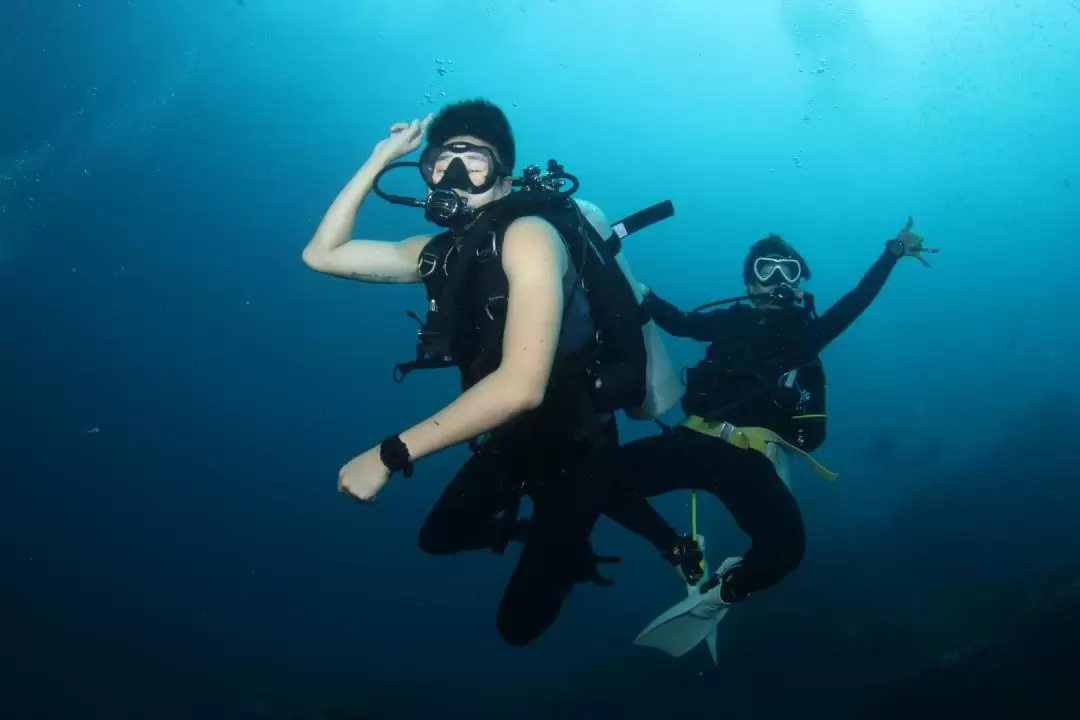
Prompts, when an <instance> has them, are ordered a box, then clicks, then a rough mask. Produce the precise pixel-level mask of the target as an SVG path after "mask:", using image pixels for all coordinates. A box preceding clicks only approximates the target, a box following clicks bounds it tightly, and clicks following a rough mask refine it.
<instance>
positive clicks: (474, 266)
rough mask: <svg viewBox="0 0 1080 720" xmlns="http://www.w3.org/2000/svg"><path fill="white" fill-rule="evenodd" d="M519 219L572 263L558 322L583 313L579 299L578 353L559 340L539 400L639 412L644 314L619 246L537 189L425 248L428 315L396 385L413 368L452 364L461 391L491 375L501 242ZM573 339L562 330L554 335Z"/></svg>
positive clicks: (500, 324) (562, 199) (504, 288)
mask: <svg viewBox="0 0 1080 720" xmlns="http://www.w3.org/2000/svg"><path fill="white" fill-rule="evenodd" d="M526 216H537V217H540V218H543V219H544V220H546V221H547V222H549V223H551V225H552V226H554V228H555V229H556V230H557V231H558V232H559V235H560V236H561V237H562V240H563V243H564V244H565V247H566V250H567V253H568V255H569V257H570V260H571V263H572V266H573V268H572V272H573V273H574V276H575V277H574V282H573V283H564V289H565V292H566V295H565V296H564V306H565V309H566V311H565V313H564V318H563V320H564V325H565V324H566V323H569V322H580V321H581V319H580V318H579V317H577V315H576V313H574V312H572V311H573V310H574V309H575V308H580V307H581V306H580V304H579V303H580V301H581V297H580V295H582V294H583V295H584V297H585V299H586V300H587V304H588V313H587V321H588V322H589V323H590V324H591V326H590V327H589V328H588V333H589V336H590V339H589V341H588V342H586V343H585V344H584V345H583V346H582V347H577V348H564V347H561V345H562V343H561V342H560V348H559V349H558V350H557V352H556V361H555V367H554V368H553V371H552V379H551V382H550V383H549V388H548V393H547V394H548V395H549V396H550V395H552V394H553V393H552V391H553V390H555V391H556V392H555V393H554V394H555V396H558V395H559V394H560V391H561V393H562V394H566V393H567V392H572V393H577V394H579V395H586V396H587V398H583V399H587V401H588V403H589V405H590V407H591V409H592V410H593V411H595V412H612V411H615V410H620V409H628V408H634V407H639V406H640V405H641V404H642V403H643V402H644V400H645V392H646V349H645V340H644V336H643V334H642V325H643V324H644V323H645V322H646V320H647V317H646V316H645V314H644V311H643V310H642V309H641V308H640V306H639V305H638V303H637V300H636V297H635V296H634V291H633V289H632V288H631V287H630V283H629V282H628V281H627V280H626V276H625V275H624V274H623V272H622V270H621V269H620V268H619V266H618V264H617V263H616V262H615V254H616V252H617V250H616V248H617V245H616V244H613V243H611V242H609V241H607V240H605V239H603V238H601V237H600V235H599V234H598V233H597V232H596V230H595V228H593V226H592V225H591V224H590V223H589V222H588V220H587V219H586V218H585V216H584V215H583V214H582V212H581V210H580V208H579V207H578V205H577V203H576V202H574V200H573V199H572V198H570V197H568V196H566V195H561V194H557V193H550V192H545V191H538V190H530V191H517V192H514V193H513V194H511V195H510V196H509V197H507V198H506V199H504V200H502V201H499V202H498V204H497V205H496V206H494V207H491V208H489V209H487V210H485V211H484V212H483V213H482V214H481V215H480V216H479V217H478V218H477V219H476V220H475V221H474V222H473V224H472V225H471V226H470V227H469V228H468V229H467V230H466V231H465V232H464V233H463V234H462V235H460V236H457V237H455V235H454V234H452V233H450V232H445V233H442V234H440V235H437V236H435V237H434V238H432V239H431V241H430V242H429V243H428V244H427V245H426V246H425V247H424V249H423V251H422V252H421V254H420V260H419V273H420V277H421V278H422V279H423V282H424V287H425V290H426V291H427V298H428V309H427V315H426V317H425V318H424V320H423V321H421V327H420V330H419V332H418V340H419V342H418V344H417V348H416V359H415V360H413V361H410V362H406V363H401V364H399V365H397V366H396V367H395V373H394V375H395V379H396V380H397V381H398V382H400V381H401V380H403V379H404V377H405V376H406V375H407V374H408V373H409V372H411V371H412V370H417V369H429V368H442V367H457V368H458V370H459V371H460V373H461V385H462V390H467V389H468V388H470V387H472V385H474V384H475V383H477V382H478V381H479V380H481V379H482V378H484V377H485V376H487V375H488V374H490V373H491V372H493V371H494V370H495V369H496V368H498V366H499V363H500V362H501V359H502V339H503V330H504V328H505V323H506V303H507V294H508V290H509V288H508V281H507V278H506V274H505V272H504V271H503V268H502V243H503V238H504V234H505V232H506V229H507V228H508V227H509V226H510V224H511V223H512V222H513V221H514V220H517V219H518V218H521V217H526ZM410 315H411V313H410ZM412 317H414V318H415V319H417V320H419V318H418V317H417V316H415V315H412ZM579 329H580V328H579ZM574 334H575V333H574V332H568V331H567V329H566V328H565V327H564V330H563V333H562V337H564V338H565V337H568V336H573V335H574Z"/></svg>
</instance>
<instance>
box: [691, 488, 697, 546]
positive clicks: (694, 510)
mask: <svg viewBox="0 0 1080 720" xmlns="http://www.w3.org/2000/svg"><path fill="white" fill-rule="evenodd" d="M690 537H695V538H696V537H697V490H691V491H690Z"/></svg>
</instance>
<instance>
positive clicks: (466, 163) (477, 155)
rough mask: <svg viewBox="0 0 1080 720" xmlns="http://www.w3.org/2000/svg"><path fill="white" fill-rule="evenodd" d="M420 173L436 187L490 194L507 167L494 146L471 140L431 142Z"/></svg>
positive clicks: (424, 155)
mask: <svg viewBox="0 0 1080 720" xmlns="http://www.w3.org/2000/svg"><path fill="white" fill-rule="evenodd" d="M419 165H420V176H421V177H422V178H423V179H424V182H425V183H427V186H428V187H430V188H432V189H433V190H461V191H462V192H465V193H468V194H469V195H480V194H483V193H486V192H487V191H488V190H490V189H491V188H493V187H494V186H495V183H496V182H498V180H499V178H501V177H505V176H506V169H505V168H504V167H503V164H502V163H501V162H499V159H498V158H497V157H495V153H494V152H492V151H491V148H487V147H484V146H483V145H474V144H473V143H468V142H454V143H449V144H447V145H431V146H429V147H428V148H426V149H425V150H424V152H423V154H422V155H421V156H420V163H419Z"/></svg>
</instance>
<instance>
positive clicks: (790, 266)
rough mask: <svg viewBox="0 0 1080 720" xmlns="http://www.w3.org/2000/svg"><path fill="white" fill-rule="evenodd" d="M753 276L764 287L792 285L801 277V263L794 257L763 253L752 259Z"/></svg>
mask: <svg viewBox="0 0 1080 720" xmlns="http://www.w3.org/2000/svg"><path fill="white" fill-rule="evenodd" d="M754 277H755V278H757V281H758V283H759V284H761V285H763V286H765V287H770V286H773V285H792V286H794V285H795V283H797V282H799V280H800V278H802V263H801V262H799V261H798V260H796V259H794V258H787V257H775V256H770V255H765V256H763V257H759V258H757V259H756V260H754Z"/></svg>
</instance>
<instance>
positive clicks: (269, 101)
mask: <svg viewBox="0 0 1080 720" xmlns="http://www.w3.org/2000/svg"><path fill="white" fill-rule="evenodd" d="M476 96H483V97H486V98H489V99H491V100H492V101H494V102H495V103H497V104H499V105H500V106H502V107H503V108H504V109H505V110H506V112H507V114H508V115H509V117H510V121H511V123H512V124H513V127H514V131H515V134H516V137H517V142H518V157H519V158H520V159H521V160H520V161H519V166H524V165H525V164H532V163H538V164H541V165H543V164H544V163H546V161H547V160H548V158H557V159H558V160H559V161H560V162H561V163H563V164H564V165H565V166H566V168H567V170H568V171H570V172H572V173H574V174H576V175H577V176H578V177H579V178H580V179H581V181H582V189H581V192H580V196H581V197H583V198H586V199H588V200H591V201H593V202H595V203H597V204H599V205H600V206H601V207H602V208H604V209H605V211H606V212H607V214H608V215H609V217H611V218H613V219H614V218H617V217H622V216H624V215H627V214H629V213H631V212H633V211H635V210H638V209H640V208H642V207H645V206H647V205H650V204H652V203H654V202H658V201H661V200H664V199H671V200H672V201H673V202H674V203H675V207H676V216H675V218H673V219H671V220H668V221H666V222H664V223H662V224H660V225H658V226H656V227H655V228H650V229H649V230H647V231H645V232H642V233H641V234H640V235H638V236H635V237H634V238H632V239H631V240H628V241H627V247H626V252H627V256H628V258H629V260H630V263H631V265H632V267H633V268H634V272H635V274H636V275H637V276H638V278H639V279H640V280H642V281H643V282H645V283H647V284H649V285H650V286H651V287H653V288H655V289H656V291H657V292H658V293H659V294H661V295H663V296H664V297H666V298H668V299H670V300H672V301H674V302H676V303H677V304H679V305H680V306H683V307H692V306H694V305H697V304H700V303H704V302H707V301H710V300H714V299H717V298H721V297H728V296H731V295H737V294H741V293H742V291H743V289H742V287H741V283H740V278H741V269H742V259H743V256H744V254H745V252H746V250H747V248H748V247H749V245H750V244H751V243H752V242H753V241H755V240H757V239H759V238H761V237H764V236H765V235H767V234H768V233H769V232H777V233H781V234H783V235H784V237H785V238H786V239H787V240H789V241H790V242H791V243H792V244H793V245H794V246H795V247H796V248H798V249H799V250H800V252H801V253H802V254H803V255H804V256H805V257H806V258H807V260H808V262H809V264H810V266H811V267H812V268H813V272H814V280H813V281H812V283H811V285H810V289H811V290H812V291H813V292H814V293H815V294H816V296H817V298H818V305H819V307H820V308H822V309H823V308H825V307H828V306H829V305H830V304H831V303H832V302H834V301H835V300H836V299H838V298H839V297H840V296H841V295H842V294H843V293H845V292H846V291H847V290H849V289H850V288H852V287H853V286H854V285H855V283H856V282H857V281H858V280H859V278H860V277H861V276H862V273H863V272H864V271H865V270H866V269H867V268H868V267H869V266H870V264H871V263H872V262H873V261H874V260H875V259H876V258H877V257H878V255H879V253H880V252H881V248H882V243H883V242H884V240H886V239H887V238H889V237H892V236H893V235H895V233H896V232H897V231H898V230H899V229H900V228H901V227H902V225H903V224H904V222H905V221H906V220H907V218H908V216H909V215H911V216H914V218H915V231H916V232H919V233H920V234H923V235H924V236H925V237H926V239H927V245H929V246H931V247H940V248H941V253H940V254H938V255H935V256H931V262H932V263H933V267H932V268H930V269H926V268H924V267H922V266H920V265H919V264H918V263H916V262H914V261H904V262H902V263H900V265H899V266H898V267H897V269H896V270H895V271H894V272H893V275H892V277H891V278H890V280H889V282H888V284H887V285H886V288H885V290H884V291H883V292H882V294H881V296H880V297H879V298H878V299H877V300H876V301H875V302H874V304H873V305H872V306H871V308H870V309H869V310H868V311H867V312H866V314H865V315H864V316H863V317H862V318H861V319H860V320H859V321H858V322H857V323H856V324H855V325H854V326H853V327H852V329H851V330H850V331H848V332H847V333H846V334H845V335H844V336H843V337H841V338H840V339H839V340H838V341H837V342H836V343H834V345H833V346H831V347H830V348H829V349H828V350H827V351H826V352H825V354H824V356H823V359H824V361H825V365H826V370H827V373H828V379H829V389H830V397H829V406H830V409H829V413H830V431H829V440H828V442H827V443H826V445H825V446H824V447H823V448H822V449H821V450H820V451H819V452H818V453H817V454H816V455H817V457H818V458H819V459H820V460H822V462H824V463H825V464H826V465H827V466H829V467H830V468H831V469H833V470H836V471H838V472H840V474H841V477H840V479H839V481H838V482H836V483H834V484H826V483H824V482H822V481H821V480H820V479H819V478H818V477H817V476H815V475H813V474H812V473H810V472H808V471H807V470H806V468H804V467H802V466H801V465H798V464H796V473H797V474H796V478H795V485H794V489H795V494H796V496H797V497H798V498H799V500H800V502H801V504H802V506H803V511H804V514H805V520H806V524H807V531H808V553H807V558H806V560H805V562H804V564H803V565H802V566H801V567H800V569H799V570H798V571H797V572H796V573H795V574H794V575H793V576H792V577H791V578H790V579H789V580H788V581H786V582H784V583H783V584H782V585H780V586H779V587H777V588H775V589H773V590H770V591H768V592H765V593H762V594H760V595H759V596H756V597H755V598H753V600H752V602H749V603H746V604H745V605H742V606H740V607H739V608H737V609H736V610H735V611H733V612H732V613H731V614H730V616H729V618H728V619H727V620H726V621H725V622H724V623H723V624H722V625H721V629H720V657H719V665H718V666H716V667H714V666H713V664H712V662H711V660H710V659H709V657H708V653H707V652H706V651H705V650H704V649H698V650H695V651H694V652H691V653H690V654H688V655H687V656H685V657H683V658H681V659H678V660H676V659H672V658H669V657H667V656H666V655H662V654H660V653H657V652H655V651H652V650H648V649H644V648H638V647H634V646H633V645H631V640H632V639H633V637H634V636H635V635H636V634H637V632H638V631H639V630H640V629H641V628H643V627H644V626H645V625H646V624H647V623H648V622H649V620H651V619H652V618H653V617H654V616H655V615H657V614H658V613H659V612H660V611H662V610H663V609H665V608H666V607H668V606H669V605H670V604H671V603H673V602H675V601H676V600H678V599H679V598H680V597H681V594H682V593H683V592H684V590H683V586H682V584H681V582H680V581H679V580H678V578H677V576H676V575H675V574H674V573H673V572H672V571H671V569H670V567H668V566H667V565H665V564H664V563H663V562H662V561H661V560H660V559H659V558H658V557H657V556H656V554H655V552H654V551H653V550H652V549H651V548H649V547H648V546H647V545H646V544H645V543H644V541H642V540H641V539H639V538H636V537H634V536H632V535H630V534H629V533H627V532H625V531H623V530H622V529H621V528H618V527H617V526H615V525H614V524H613V523H612V522H610V521H608V520H606V519H605V520H603V521H602V522H601V524H600V525H599V526H598V529H597V532H596V534H595V535H594V538H593V542H594V546H595V547H596V549H597V551H598V552H601V553H604V554H618V555H621V556H622V558H623V561H622V564H621V565H620V566H618V567H616V568H614V569H612V570H610V572H608V573H607V574H609V575H610V576H611V577H612V578H613V579H614V580H616V585H615V587H613V588H600V587H596V586H591V585H586V586H579V587H578V588H577V589H576V591H575V592H574V594H573V595H572V596H571V598H570V600H569V601H568V602H567V604H566V606H565V609H564V612H563V614H562V616H561V618H560V619H559V621H558V622H557V623H556V624H555V626H554V627H553V628H552V629H551V630H550V631H549V632H548V633H547V634H545V635H544V636H543V637H542V638H541V639H540V640H539V641H538V642H536V643H535V644H533V645H531V646H529V647H526V648H523V649H522V648H518V649H515V648H511V647H508V646H506V645H504V644H503V643H502V642H501V640H500V639H499V637H498V635H497V633H496V632H495V621H494V616H495V610H496V607H497V604H498V601H499V598H500V596H501V594H502V590H503V587H504V585H505V583H506V581H507V579H508V578H509V574H510V571H511V569H512V567H513V563H514V562H515V561H516V555H517V552H518V548H515V547H511V548H510V550H509V551H508V552H507V554H506V555H505V556H501V557H500V556H495V555H493V554H491V553H487V552H483V553H472V554H465V555H459V556H455V557H450V558H447V557H442V558H436V557H429V556H426V555H424V554H422V553H421V552H420V550H419V548H418V546H417V541H416V536H417V533H418V531H419V528H420V524H421V522H422V519H423V518H424V517H425V515H426V513H427V511H428V510H429V509H430V507H431V505H432V503H433V502H434V500H435V498H436V497H437V495H438V493H439V492H440V490H441V489H442V487H444V485H445V483H446V482H447V481H448V479H449V477H450V476H451V474H452V473H453V471H454V470H455V468H456V467H457V466H458V465H459V464H460V463H461V462H462V461H463V460H464V458H465V457H466V453H467V451H466V450H465V449H464V448H455V449H453V450H450V451H447V452H445V453H442V454H440V455H439V456H437V457H435V458H432V459H430V460H427V461H425V462H424V463H423V464H422V466H420V467H419V468H418V472H417V475H416V476H415V477H414V478H412V479H411V480H408V481H404V480H397V479H395V480H393V481H391V483H390V484H389V485H388V487H387V489H386V491H385V492H383V493H382V494H380V497H379V501H378V502H377V503H375V504H374V505H372V506H370V507H363V506H358V505H357V504H356V503H354V502H351V501H350V500H348V499H347V498H345V497H343V496H342V495H340V494H338V493H337V491H336V473H337V470H338V469H339V468H340V467H341V465H342V464H343V463H344V462H346V461H347V460H348V459H350V458H352V457H353V456H354V455H356V454H357V453H359V452H362V451H363V450H365V449H367V448H369V447H371V446H372V445H373V444H374V443H376V442H377V441H378V440H379V439H380V438H382V437H384V436H385V435H387V434H388V433H390V432H395V431H398V430H400V429H402V428H405V427H408V426H409V425H411V424H413V423H414V422H416V421H417V420H419V419H423V418H425V417H427V416H428V415H430V414H431V413H432V412H433V411H434V410H436V409H438V408H440V407H442V406H443V405H444V404H446V403H447V402H449V400H450V399H451V398H452V397H453V396H454V392H455V388H456V378H455V377H454V375H453V373H452V372H450V371H447V372H445V373H427V374H420V375H417V376H414V377H411V378H410V379H409V381H408V382H406V383H404V384H402V385H396V384H394V382H393V381H392V379H391V370H392V367H393V364H394V363H395V362H398V361H400V360H403V359H408V358H409V356H410V354H411V353H412V351H413V341H414V338H415V334H414V333H415V323H413V321H411V320H410V319H409V318H408V317H407V316H406V315H405V310H407V309H411V310H414V311H419V310H421V309H422V307H423V294H422V290H421V289H420V288H419V287H415V286H405V287H392V286H391V287H386V286H370V285H363V284H359V283H348V282H341V281H333V280H331V279H329V278H327V277H324V276H320V275H317V274H315V273H313V272H311V271H310V270H308V269H307V268H306V267H304V265H303V264H302V262H301V260H300V252H301V250H302V248H303V246H304V245H305V244H306V242H307V241H308V239H309V238H310V237H311V235H312V233H313V232H314V230H315V227H316V225H317V224H318V221H319V219H320V217H321V215H322V213H323V212H324V211H325V209H326V208H327V206H328V205H329V204H330V202H331V201H332V200H333V198H334V196H335V194H336V193H337V191H338V190H339V189H340V187H341V186H342V185H344V183H345V182H346V181H347V180H348V179H349V177H350V176H351V175H352V173H353V172H355V170H356V169H357V168H358V167H359V166H360V165H361V164H362V163H363V162H364V160H366V159H367V157H368V155H369V153H370V151H371V149H372V147H373V146H374V144H375V143H376V142H377V141H378V140H379V139H381V138H382V137H384V136H385V134H386V132H387V129H388V128H389V126H390V125H391V124H392V123H394V122H397V121H408V120H411V119H412V118H414V117H417V118H419V117H423V115H424V114H426V113H427V112H429V111H435V110H437V109H438V107H439V106H441V105H442V104H445V103H447V102H452V101H455V100H461V99H466V98H471V97H476ZM1077 127H1080V2H1077V0H1027V1H1025V2H1019V1H1015V2H1014V1H1013V0H950V1H949V2H943V1H939V0H905V2H884V1H877V0H832V1H826V0H817V1H814V0H763V1H761V2H735V1H734V0H716V1H713V2H705V1H704V0H702V1H691V0H670V1H669V2H656V1H655V0H653V1H650V2H644V1H642V0H620V1H619V2H616V1H615V0H573V1H571V0H506V1H502V0H414V1H413V2H409V3H401V4H394V3H388V2H375V1H374V0H304V1H301V0H243V1H241V2H237V1H236V0H183V1H182V2H180V1H173V2H170V1H168V0H33V1H32V0H5V2H4V3H3V4H2V6H0V423H2V430H3V431H2V434H0V483H2V484H0V562H2V565H0V570H2V573H0V663H2V672H0V704H2V707H0V717H3V718H12V719H13V720H15V719H22V718H110V719H113V718H156V719H161V720H167V719H171V718H268V719H271V718H414V717H433V716H434V717H469V718H489V717H490V718H495V717H505V716H513V717H515V718H522V719H528V718H579V717H581V718H586V717H587V718H597V717H612V718H666V717H673V716H677V715H680V714H685V713H694V714H703V713H709V714H715V713H719V714H720V715H721V716H723V717H728V718H778V717H789V716H791V714H792V713H797V714H798V715H799V716H800V717H804V718H806V717H810V718H814V717H831V718H837V717H856V718H864V717H865V718H887V717H905V718H906V717H924V718H927V717H976V716H981V717H1077V716H1080V699H1078V697H1077V696H1076V694H1075V690H1074V689H1073V688H1075V687H1077V686H1078V685H1080V662H1078V661H1077V659H1076V657H1077V655H1076V647H1077V645H1078V643H1080V533H1078V532H1077V521H1078V518H1080V483H1078V480H1080V473H1078V472H1077V469H1076V459H1075V457H1076V456H1075V450H1074V444H1075V442H1076V441H1075V434H1076V429H1077V427H1080V403H1078V402H1077V389H1076V385H1077V369H1076V357H1077V351H1078V349H1080V333H1078V332H1077V331H1076V329H1075V327H1076V324H1075V323H1076V321H1075V317H1074V316H1075V309H1074V307H1073V305H1074V303H1075V284H1076V278H1077V272H1078V268H1080V252H1078V249H1077V247H1078V246H1077V242H1076V240H1077V228H1078V227H1080V202H1078V201H1077V193H1078V192H1080V185H1078V186H1077V187H1074V184H1077V183H1080V175H1078V174H1077V170H1076V168H1077V163H1078V161H1080V139H1078V138H1080V133H1077V132H1076V128H1077ZM1070 128H1072V130H1070ZM402 182H404V183H405V184H407V181H402ZM416 185H417V186H419V182H418V181H417V183H416ZM425 227H426V226H425V225H424V222H423V218H422V217H421V215H420V213H418V212H416V211H410V210H408V209H402V208H397V207H392V206H389V205H387V204H385V203H381V202H380V201H379V200H378V199H377V198H373V199H370V200H369V202H368V203H367V204H365V206H364V207H363V209H362V211H361V213H360V216H359V219H358V225H357V228H358V229H357V234H358V235H364V236H369V237H377V238H385V239H398V238H402V237H405V236H407V235H410V234H414V233H417V232H423V231H424V230H425ZM1070 317H1074V319H1073V320H1071V321H1070V320H1069V318H1070ZM1069 327H1073V328H1074V329H1073V330H1071V331H1070V330H1068V328H1069ZM667 346H668V348H669V351H670V352H671V354H672V356H673V359H675V360H676V362H677V364H678V365H687V364H693V363H694V362H696V361H697V360H698V359H699V358H700V357H701V354H702V350H703V348H702V347H701V346H700V345H696V344H694V343H692V342H689V341H681V340H674V339H671V338H668V339H667ZM421 375H426V376H423V377H422V376H421ZM672 415H673V417H671V418H668V419H669V420H672V419H678V418H677V414H676V413H673V414H672ZM622 432H623V438H624V439H626V440H629V439H633V438H636V437H640V436H642V435H646V434H650V433H653V432H656V428H655V427H654V426H652V425H651V424H648V423H634V422H631V421H627V420H625V419H624V421H623V422H622ZM702 503H703V507H702V529H703V531H704V532H705V534H706V535H707V537H708V540H709V547H710V548H711V550H712V555H713V560H714V562H717V561H718V560H719V559H722V558H723V557H725V556H726V555H725V554H724V553H727V554H737V553H738V552H741V551H742V549H743V547H744V543H745V538H744V537H743V536H742V535H741V534H740V533H739V531H738V530H737V529H736V528H735V527H734V526H733V524H732V523H731V521H730V518H729V517H728V515H727V514H726V512H725V511H724V509H723V508H722V506H720V505H719V503H718V502H716V501H715V499H713V498H712V497H709V496H704V497H703V498H702ZM656 505H657V507H658V508H659V509H661V511H662V512H663V513H664V515H665V516H666V517H667V518H668V519H669V520H671V521H672V522H674V523H676V524H677V527H678V529H680V530H681V531H683V532H686V531H687V530H688V529H689V514H688V513H689V511H688V496H687V494H686V493H673V494H670V495H667V496H664V497H661V498H659V499H657V500H656Z"/></svg>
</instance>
